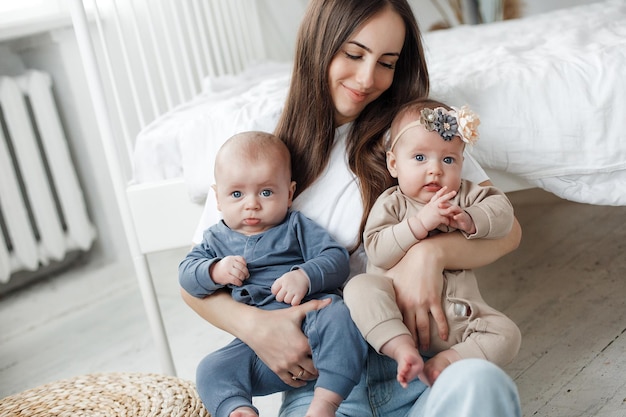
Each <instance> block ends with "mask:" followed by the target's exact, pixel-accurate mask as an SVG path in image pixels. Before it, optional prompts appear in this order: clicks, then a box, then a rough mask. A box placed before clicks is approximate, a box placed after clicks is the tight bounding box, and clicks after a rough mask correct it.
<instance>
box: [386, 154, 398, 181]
mask: <svg viewBox="0 0 626 417" xmlns="http://www.w3.org/2000/svg"><path fill="white" fill-rule="evenodd" d="M387 170H388V171H389V173H390V174H391V176H392V177H393V178H398V171H397V170H396V155H395V154H394V153H393V152H392V151H387Z"/></svg>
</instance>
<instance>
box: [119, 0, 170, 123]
mask: <svg viewBox="0 0 626 417" xmlns="http://www.w3.org/2000/svg"><path fill="white" fill-rule="evenodd" d="M124 4H127V5H128V10H130V16H129V17H130V26H131V28H132V32H133V35H134V37H135V48H134V49H133V51H135V52H136V54H137V56H138V57H139V62H140V63H141V66H140V68H141V72H140V73H139V74H140V75H141V77H130V81H131V83H133V84H135V83H138V82H139V80H137V78H139V79H141V80H143V83H144V86H145V87H146V91H147V92H148V98H149V99H150V100H149V102H150V106H151V107H152V118H150V120H152V119H155V118H157V117H158V116H159V115H160V114H161V112H160V111H159V104H158V102H157V98H156V89H155V86H154V80H153V79H152V71H151V70H150V66H149V65H148V58H147V54H146V45H145V43H144V41H143V37H142V35H141V33H140V32H139V25H140V24H139V21H138V20H137V13H135V6H134V2H133V1H128V0H126V1H125V2H124ZM146 12H147V10H146ZM148 20H149V19H148ZM128 44H129V42H128V39H127V40H126V42H124V43H123V46H124V47H125V46H126V45H128ZM134 89H135V90H138V87H137V86H134ZM136 99H137V100H139V97H137V98H136ZM141 127H142V128H143V127H145V123H142V124H141Z"/></svg>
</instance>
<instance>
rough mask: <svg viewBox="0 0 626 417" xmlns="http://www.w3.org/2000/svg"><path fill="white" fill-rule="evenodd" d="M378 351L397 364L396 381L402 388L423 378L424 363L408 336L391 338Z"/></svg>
mask: <svg viewBox="0 0 626 417" xmlns="http://www.w3.org/2000/svg"><path fill="white" fill-rule="evenodd" d="M380 351H381V352H382V353H383V354H385V355H387V356H389V357H390V358H392V359H394V360H395V361H396V362H397V363H398V375H397V379H398V382H399V383H400V385H402V387H403V388H406V387H407V386H408V385H409V382H411V381H413V380H414V379H415V378H417V377H420V379H423V378H424V375H423V370H424V361H423V359H422V355H420V353H419V351H418V350H417V348H416V347H415V342H414V341H413V338H412V337H411V336H409V335H408V334H402V335H399V336H396V337H393V338H392V339H391V340H389V341H388V342H387V343H385V344H384V345H383V347H382V348H381V349H380Z"/></svg>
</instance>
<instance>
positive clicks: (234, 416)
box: [228, 407, 259, 417]
mask: <svg viewBox="0 0 626 417" xmlns="http://www.w3.org/2000/svg"><path fill="white" fill-rule="evenodd" d="M228 417H259V415H258V414H257V413H256V411H254V410H253V409H252V408H250V407H241V408H238V409H236V410H233V412H232V413H230V414H229V416H228Z"/></svg>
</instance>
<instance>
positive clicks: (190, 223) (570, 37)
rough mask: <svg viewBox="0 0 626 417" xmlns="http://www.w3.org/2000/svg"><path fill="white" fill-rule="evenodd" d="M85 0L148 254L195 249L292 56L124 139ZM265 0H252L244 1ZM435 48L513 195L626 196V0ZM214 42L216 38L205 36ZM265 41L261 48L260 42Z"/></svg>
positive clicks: (253, 69)
mask: <svg viewBox="0 0 626 417" xmlns="http://www.w3.org/2000/svg"><path fill="white" fill-rule="evenodd" d="M75 2H76V5H75V6H74V11H73V15H74V18H73V20H74V25H75V29H76V33H77V39H78V41H79V45H80V44H81V43H82V44H83V45H82V46H81V55H82V56H83V60H84V62H85V66H86V72H87V76H88V78H93V79H92V80H91V82H90V88H91V90H92V95H93V96H94V105H95V107H96V112H97V113H98V114H99V125H100V130H101V132H102V133H103V140H104V141H105V142H107V141H108V142H112V143H109V145H107V146H108V147H109V148H110V149H111V150H110V156H109V155H108V158H109V159H110V160H111V161H112V162H111V164H110V166H111V174H112V176H113V178H114V180H115V181H116V182H117V183H118V184H119V189H120V192H119V193H118V199H119V200H120V201H121V204H120V210H122V212H123V217H124V218H126V220H125V227H126V229H127V237H128V239H129V241H130V242H131V249H132V250H133V251H135V252H136V255H137V257H139V258H141V257H142V256H143V255H145V254H147V253H150V252H154V251H159V250H164V249H169V248H176V247H181V246H187V245H189V243H190V241H191V238H192V234H193V232H194V230H195V227H196V225H197V223H198V219H199V218H200V216H201V213H202V208H203V203H204V200H205V198H206V197H207V193H208V192H209V189H210V188H209V187H210V185H211V183H212V156H213V155H214V154H215V151H216V149H217V148H218V147H219V145H220V144H221V143H222V142H223V141H224V140H225V139H226V138H228V137H229V136H230V135H232V134H233V133H235V132H237V131H241V130H249V129H259V130H270V131H271V130H272V128H273V126H274V124H275V123H276V119H277V117H278V115H279V114H280V110H281V108H282V103H283V100H284V97H285V95H286V92H287V88H288V85H289V75H290V69H291V64H290V63H289V62H272V61H269V60H267V56H264V54H263V53H262V52H261V53H259V54H257V55H255V56H248V57H247V58H245V59H242V60H241V61H242V62H240V64H239V65H238V66H237V65H232V66H231V68H230V69H222V70H221V71H213V72H212V73H208V72H205V73H204V74H202V73H201V71H200V70H198V71H196V73H197V74H196V75H197V81H196V84H197V86H198V87H197V91H196V92H192V94H191V95H189V96H188V97H186V98H182V99H181V100H179V103H178V104H171V105H169V106H166V109H165V110H163V111H156V112H155V115H154V117H153V118H152V119H153V120H152V121H151V122H145V123H144V124H142V125H140V126H139V128H138V134H136V135H132V138H131V145H126V146H125V145H120V144H117V143H116V141H118V142H119V140H118V139H119V138H118V137H121V136H123V135H120V134H116V132H119V131H120V128H119V121H117V122H116V120H114V119H115V118H114V117H110V116H108V117H105V116H106V115H107V112H114V111H115V108H116V105H115V104H113V106H111V101H110V100H107V92H108V90H107V89H106V88H105V87H106V85H107V83H104V82H103V81H102V77H101V76H100V75H101V68H102V64H101V63H99V61H98V59H100V61H101V58H97V57H96V54H97V52H98V48H97V47H96V48H93V45H90V41H89V39H90V38H91V34H90V29H89V24H88V23H87V22H88V19H85V16H86V15H85V13H84V10H83V9H82V7H81V6H82V5H80V0H75ZM240 3H241V2H240V1H235V2H229V1H224V0H205V1H204V2H202V3H201V4H204V5H205V7H206V8H205V9H203V13H204V14H203V15H204V16H205V17H206V19H207V20H210V16H211V13H207V11H213V12H215V13H217V14H219V13H221V17H222V18H223V19H228V16H229V13H230V17H231V18H232V17H233V15H234V14H236V10H235V9H234V8H235V7H239V6H233V5H236V4H239V5H240ZM253 3H255V2H246V6H245V7H249V5H250V4H253ZM194 4H198V3H197V2H196V3H194ZM172 7H174V6H172ZM87 15H89V14H87ZM246 15H248V16H249V15H250V14H249V13H247V14H246ZM252 15H254V14H252ZM166 26H175V25H166ZM225 26H229V24H228V22H227V23H226V24H225ZM245 26H246V28H247V29H250V28H251V27H252V28H253V29H254V28H255V26H254V25H250V24H249V23H248V24H246V25H245ZM198 30H199V29H198ZM256 30H257V32H254V30H253V32H252V34H251V35H250V36H249V38H248V39H250V40H254V41H255V42H258V41H259V39H261V38H262V33H260V32H259V30H260V29H258V27H256ZM92 32H93V30H92ZM222 35H225V36H221V37H217V38H214V37H211V40H212V42H213V41H215V40H216V39H221V41H220V42H221V43H222V45H223V44H224V43H225V42H227V41H229V40H231V39H232V36H233V35H232V33H231V34H230V35H229V34H228V33H223V34H222ZM122 39H123V37H122ZM187 41H190V38H187ZM424 43H425V46H426V52H427V60H428V65H429V68H430V74H431V82H432V84H431V85H432V88H431V95H432V96H433V97H435V98H439V99H442V100H444V101H446V102H448V103H453V104H469V105H470V106H471V107H472V108H473V109H475V111H476V112H477V113H478V114H479V115H480V116H481V120H482V124H481V140H480V141H479V143H478V144H477V145H476V146H475V147H473V148H472V150H471V152H472V155H473V156H474V157H475V158H476V159H477V160H478V162H479V163H480V164H481V165H482V166H483V167H484V168H486V169H487V171H488V173H489V175H490V177H491V178H492V180H493V182H494V183H495V184H496V185H497V186H499V187H500V188H502V189H504V190H505V191H509V192H510V191H515V190H520V189H524V188H529V187H541V188H543V189H545V190H547V191H550V192H552V193H554V194H556V195H558V196H559V197H562V198H565V199H568V200H572V201H577V202H582V203H589V204H601V205H626V141H624V140H623V139H622V136H623V132H622V131H623V130H624V129H623V126H622V123H623V120H624V115H625V114H626V72H625V71H626V70H625V69H624V68H626V3H624V1H623V0H604V1H600V2H597V3H593V4H588V5H584V6H577V7H572V8H568V9H562V10H557V11H554V12H550V13H546V14H542V15H536V16H531V17H527V18H524V19H517V20H509V21H504V22H497V23H492V24H488V25H477V26H459V27H455V28H452V29H449V30H443V31H436V32H430V33H427V34H425V35H424ZM218 45H219V42H218ZM238 45H240V47H241V49H237V48H238V47H237V46H236V45H235V46H233V45H232V44H230V46H229V47H227V48H224V49H225V50H230V51H232V50H234V51H235V52H241V51H243V50H244V49H246V45H245V42H243V43H240V44H238ZM204 47H205V48H209V49H211V48H213V49H214V48H215V47H216V46H215V45H213V46H210V45H208V42H206V45H204ZM157 49H158V48H157ZM200 49H202V48H200ZM255 50H256V51H259V50H260V51H262V48H260V47H258V45H257V48H256V49H255ZM94 51H95V52H94ZM100 55H101V52H100ZM100 55H98V56H100ZM173 61H175V59H174V60H173ZM223 67H224V68H226V66H223ZM165 72H167V71H165ZM209 72H210V71H209ZM144 78H145V77H144ZM170 78H172V77H170ZM166 79H167V77H166ZM112 80H113V82H114V81H115V77H113V78H112ZM165 85H167V83H166V84H165ZM121 102H122V103H124V100H122V101H121ZM120 106H123V104H119V103H118V104H117V108H118V109H119V108H120ZM120 113H124V112H120ZM120 148H127V150H128V154H127V155H123V156H122V157H119V156H116V155H117V151H118V150H119V149H120ZM119 158H121V159H122V160H126V158H127V160H128V161H130V162H129V164H128V165H129V166H130V167H132V169H131V170H129V171H128V172H130V174H127V175H126V176H124V174H123V172H122V173H120V172H118V171H124V168H123V165H124V164H123V163H122V164H120V163H119ZM157 225H158V227H155V226H157ZM143 269H144V267H143V266H142V264H141V262H140V263H139V266H138V267H137V270H138V275H139V279H140V282H142V288H144V287H145V288H146V289H145V290H144V300H145V301H146V304H147V309H148V311H149V314H151V315H152V316H153V319H152V321H153V333H154V334H155V338H156V339H157V341H160V342H159V343H158V345H160V348H159V349H160V351H161V355H162V357H163V358H164V359H163V368H164V370H165V371H166V372H169V373H173V372H174V370H173V365H171V363H172V362H171V354H170V353H169V350H168V347H167V337H166V336H165V333H164V331H163V328H162V323H160V316H159V314H158V303H157V302H156V299H155V298H154V294H153V290H151V289H150V287H151V281H150V277H149V273H148V272H146V271H143ZM168 355H169V359H168Z"/></svg>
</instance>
